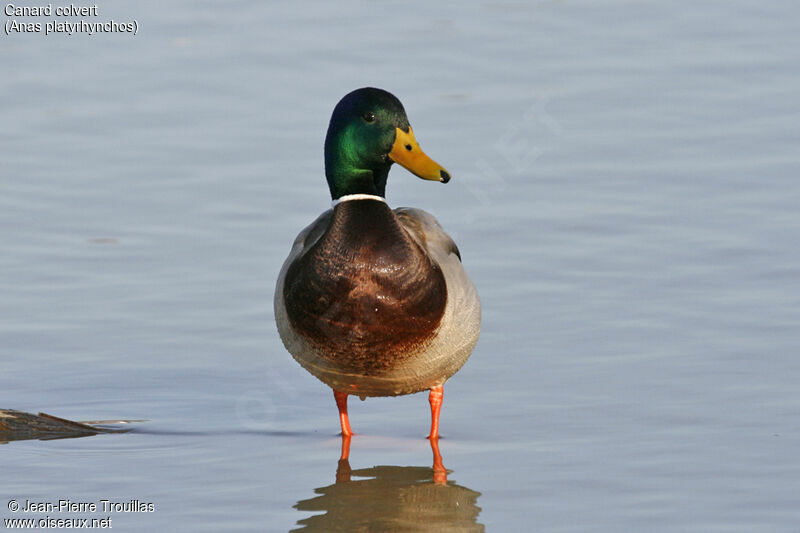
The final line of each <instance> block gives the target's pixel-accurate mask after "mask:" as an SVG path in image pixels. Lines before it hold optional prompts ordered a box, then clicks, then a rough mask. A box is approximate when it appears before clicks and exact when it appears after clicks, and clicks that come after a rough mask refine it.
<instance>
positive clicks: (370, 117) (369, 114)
mask: <svg viewBox="0 0 800 533" xmlns="http://www.w3.org/2000/svg"><path fill="white" fill-rule="evenodd" d="M361 116H362V117H363V118H364V120H365V121H366V122H375V113H373V112H372V111H367V112H366V113H364V114H363V115H361Z"/></svg>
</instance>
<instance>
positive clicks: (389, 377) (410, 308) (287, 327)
mask: <svg viewBox="0 0 800 533" xmlns="http://www.w3.org/2000/svg"><path fill="white" fill-rule="evenodd" d="M392 163H399V164H400V165H402V166H403V167H405V168H406V169H408V170H409V171H411V172H412V173H414V174H416V175H417V176H418V177H420V178H422V179H425V180H432V181H439V182H442V183H447V182H448V181H450V174H449V173H448V172H447V171H446V170H445V169H444V168H442V167H441V166H440V165H439V164H438V163H436V162H435V161H433V160H432V159H431V158H429V157H428V156H427V155H425V153H424V152H423V151H422V150H421V149H420V147H419V144H418V143H417V140H416V139H415V137H414V131H413V130H412V129H411V126H410V125H409V123H408V117H407V116H406V112H405V110H404V109H403V105H402V104H401V103H400V100H398V99H397V98H396V97H395V96H394V95H392V94H391V93H389V92H387V91H384V90H381V89H375V88H369V87H368V88H363V89H358V90H355V91H353V92H351V93H349V94H348V95H346V96H345V97H344V98H342V99H341V100H340V101H339V103H338V104H337V105H336V107H335V109H334V110H333V116H332V117H331V121H330V125H329V126H328V134H327V136H326V138H325V176H326V178H327V180H328V187H329V189H330V193H331V198H332V199H333V207H332V208H331V209H329V210H327V211H325V212H324V213H322V214H321V215H320V216H319V217H318V218H317V219H316V220H315V221H314V222H312V223H311V225H310V226H308V227H307V228H305V229H304V230H303V231H301V232H300V234H299V235H298V236H297V238H296V239H295V241H294V245H293V246H292V250H291V252H290V253H289V257H288V258H287V259H286V262H285V263H284V264H283V268H282V269H281V271H280V274H279V276H278V282H277V286H276V288H275V318H276V322H277V325H278V331H279V332H280V336H281V339H282V340H283V343H284V345H285V346H286V349H287V350H288V351H289V353H291V354H292V356H293V357H294V358H295V359H296V360H297V362H298V363H300V364H301V365H302V366H303V367H304V368H305V369H306V370H308V371H309V372H310V373H311V374H313V375H314V376H316V377H317V378H319V379H320V380H321V381H322V382H323V383H325V384H326V385H328V386H329V387H331V388H332V389H333V393H334V398H335V400H336V404H337V407H338V409H339V421H340V424H341V428H342V435H343V436H349V435H351V434H352V430H351V428H350V421H349V418H348V415H347V397H348V396H349V395H353V396H359V397H360V398H361V399H364V398H366V397H367V396H397V395H401V394H411V393H415V392H420V391H425V390H429V391H430V394H429V401H430V405H431V431H430V435H429V438H431V439H435V438H438V436H439V413H440V410H441V406H442V397H443V385H444V382H445V381H447V379H448V378H449V377H450V376H452V375H453V374H455V373H456V371H458V369H459V368H461V366H462V365H463V364H464V363H465V362H466V360H467V358H468V357H469V355H470V354H471V353H472V350H473V348H474V347H475V344H476V343H477V342H478V335H479V333H480V321H481V318H480V317H481V310H480V301H479V299H478V294H477V292H476V290H475V287H474V286H473V284H472V282H471V281H470V279H469V278H468V277H467V274H466V272H465V271H464V268H463V267H462V265H461V255H460V253H459V250H458V247H457V246H456V244H455V243H454V242H453V240H452V239H451V238H450V236H449V235H447V233H445V232H444V230H443V229H442V227H441V226H440V225H439V223H438V222H437V221H436V219H435V218H434V217H433V216H432V215H430V214H428V213H426V212H425V211H422V210H420V209H412V208H406V207H401V208H398V209H394V210H392V209H391V208H389V206H388V205H387V203H386V199H385V193H386V178H387V177H388V175H389V169H390V167H391V166H392Z"/></svg>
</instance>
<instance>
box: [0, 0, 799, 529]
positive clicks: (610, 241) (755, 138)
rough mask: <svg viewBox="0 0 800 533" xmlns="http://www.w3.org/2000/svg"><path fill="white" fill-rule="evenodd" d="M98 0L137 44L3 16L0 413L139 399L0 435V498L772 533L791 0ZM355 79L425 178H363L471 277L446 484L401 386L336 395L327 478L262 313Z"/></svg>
mask: <svg viewBox="0 0 800 533" xmlns="http://www.w3.org/2000/svg"><path fill="white" fill-rule="evenodd" d="M20 5H22V4H20ZM98 6H99V11H100V16H99V18H98V20H99V21H105V20H110V19H114V20H120V21H128V20H131V19H134V18H135V19H137V21H138V23H139V26H140V29H139V34H138V35H136V36H135V37H134V36H130V35H95V36H92V37H89V36H86V35H74V36H72V37H69V36H64V35H50V36H46V37H45V36H44V35H13V36H5V35H3V36H2V38H0V53H2V56H3V58H4V59H3V64H4V68H3V76H2V78H1V79H0V95H2V100H3V109H4V113H3V120H2V121H0V151H1V152H2V155H3V157H2V163H1V164H0V249H1V250H2V253H1V254H0V365H1V366H0V391H2V398H1V399H0V408H15V409H21V410H25V411H31V412H37V411H44V412H49V413H52V414H55V415H58V416H63V417H68V418H72V419H77V420H87V419H88V420H97V419H141V418H144V419H149V422H146V423H141V424H136V425H135V426H134V429H133V431H132V432H130V433H126V434H122V435H100V436H95V437H90V438H82V439H72V440H60V441H23V442H11V443H8V444H6V445H2V446H0V465H1V466H0V471H2V478H3V482H2V488H0V500H2V501H0V516H1V517H2V518H9V517H22V518H26V517H27V518H30V517H33V518H43V517H44V516H46V514H45V513H28V514H26V513H16V514H15V513H11V512H10V511H8V510H7V501H8V500H10V499H17V500H19V501H20V502H23V501H24V500H26V499H30V500H34V501H56V500H59V499H71V500H73V501H77V502H81V501H92V502H99V501H100V500H101V499H109V500H113V501H122V502H129V501H130V500H139V501H141V502H152V503H153V504H154V506H155V510H154V512H152V513H119V514H114V515H113V517H112V518H113V527H114V528H115V529H116V530H119V531H140V530H142V531H143V530H154V529H157V528H161V529H168V530H171V531H187V532H188V531H192V532H195V531H221V530H223V531H254V530H266V531H288V530H292V529H298V530H311V531H330V530H336V528H339V529H340V530H343V531H347V530H354V529H356V528H357V526H363V527H364V528H366V527H368V526H367V524H368V523H371V524H373V527H374V528H379V529H385V530H387V529H389V528H391V527H396V528H400V527H408V528H414V527H417V526H420V524H423V525H425V524H427V525H428V526H431V529H433V528H434V526H435V528H436V529H446V528H447V527H450V528H451V530H454V531H462V530H463V531H472V530H481V528H483V527H485V528H486V529H487V530H490V531H533V530H540V531H557V532H586V531H598V532H601V531H603V532H604V531H697V532H710V531H743V532H744V531H747V532H750V531H770V532H774V531H786V532H790V531H792V532H796V531H798V528H800V496H799V495H800V389H798V382H800V358H798V352H799V351H800V332H798V323H800V251H798V242H800V210H799V209H798V205H800V186H798V185H797V177H798V170H800V151H798V150H797V146H798V143H799V142H800V127H799V126H798V124H800V111H799V108H798V104H797V95H798V94H800V55H798V53H797V50H798V49H800V22H799V21H800V9H798V7H797V5H796V4H795V3H793V2H788V1H782V2H781V1H776V2H770V3H767V4H763V5H758V4H756V3H755V2H740V1H734V2H699V3H694V4H692V5H691V6H670V5H665V4H664V3H631V2H622V1H609V2H588V1H587V2H571V1H546V2H529V3H523V2H519V3H513V2H512V3H502V4H494V3H489V2H486V3H469V4H464V3H461V2H459V3H449V4H447V5H444V4H443V5H441V7H431V6H427V7H424V6H421V5H416V6H414V5H409V4H408V3H407V2H391V1H390V2H379V3H374V2H373V3H366V2H355V1H352V2H347V3H345V4H341V3H337V4H336V6H335V7H334V4H331V3H323V2H314V3H312V4H308V3H307V4H305V5H304V7H303V8H302V9H301V8H299V7H297V6H296V5H295V4H292V3H278V4H272V3H259V2H247V3H243V2H234V3H229V4H225V6H224V7H223V5H222V4H221V3H219V2H211V1H201V2H187V1H180V2H169V3H164V2H152V1H143V2H137V3H135V4H132V3H129V2H121V1H104V2H99V3H98ZM4 22H5V19H4ZM365 85H374V86H378V87H383V88H386V89H388V90H390V91H392V92H394V93H395V94H396V95H398V96H399V97H400V99H401V100H402V101H403V102H404V104H405V106H406V109H407V111H408V114H409V117H410V120H411V123H412V124H413V126H414V129H415V132H416V133H417V137H418V139H420V141H421V143H422V145H423V147H424V148H425V150H426V151H427V152H428V153H429V154H430V155H431V156H432V157H434V158H435V159H437V160H438V161H440V162H441V163H442V164H443V165H445V166H446V167H447V168H448V170H450V171H451V172H452V174H453V181H451V182H450V183H449V184H448V185H446V186H442V185H439V184H434V183H428V182H423V181H421V180H417V179H416V178H414V177H413V176H411V175H410V174H409V173H407V172H405V171H404V170H403V169H400V168H396V169H394V170H393V171H392V172H391V175H390V180H389V188H388V198H389V201H390V203H391V204H393V205H395V206H399V205H413V206H417V207H421V208H424V209H426V210H429V211H431V212H432V213H435V214H436V216H437V217H438V219H439V220H440V222H441V223H442V224H443V225H444V226H445V228H446V229H447V230H448V231H449V232H450V233H451V234H452V235H453V237H454V238H455V239H456V241H457V242H458V243H459V246H460V248H461V251H462V255H463V257H464V262H465V264H466V266H467V269H468V271H469V272H470V274H471V276H472V278H473V280H474V281H475V284H476V285H477V287H478V289H479V292H480V294H481V297H482V301H483V308H484V323H483V333H482V337H481V341H480V343H479V344H478V347H477V349H476V351H475V352H474V354H473V356H472V358H471V359H470V361H469V362H468V363H467V365H466V366H465V367H464V368H463V369H462V370H461V372H459V373H458V374H457V375H456V376H455V377H454V378H453V379H452V380H451V381H450V382H449V383H448V385H447V387H446V388H445V389H446V390H445V403H444V408H443V413H442V433H443V437H442V439H441V441H440V446H441V451H442V454H443V456H444V464H445V466H446V467H447V468H448V469H450V471H451V472H450V475H449V482H450V483H449V485H448V486H446V487H442V486H437V485H434V484H432V482H431V480H432V472H431V470H430V466H431V460H432V456H431V449H430V447H429V445H428V442H427V441H426V440H425V439H424V435H425V434H426V431H427V429H428V423H429V422H428V420H429V418H428V417H429V412H428V405H427V399H426V396H425V395H423V394H420V395H414V396H410V397H403V398H396V399H371V400H369V401H366V402H363V403H362V402H358V401H356V402H351V404H352V405H351V420H352V423H353V427H354V430H355V431H356V432H357V433H358V435H357V436H356V437H355V438H354V439H353V442H352V446H351V457H350V465H351V467H352V473H351V474H352V475H351V481H350V482H349V483H344V482H340V483H336V480H337V468H338V466H339V465H338V464H337V459H338V457H339V447H340V441H339V438H338V437H337V435H336V434H337V432H338V421H337V417H336V411H335V406H334V402H333V398H332V395H331V393H330V390H328V389H327V388H326V387H325V386H323V385H322V384H321V383H319V382H317V381H316V380H315V379H314V378H313V377H311V376H310V375H309V374H307V373H306V372H305V371H304V370H302V369H301V368H300V366H299V365H297V364H296V363H295V362H294V361H293V360H292V359H291V357H290V356H289V355H288V354H287V353H286V352H285V351H284V349H283V347H282V345H281V343H280V340H279V338H278V335H277V331H276V329H275V324H274V317H273V313H272V291H273V286H274V282H275V279H276V277H277V273H278V270H279V268H280V265H281V263H282V261H283V259H284V257H285V256H286V254H287V253H288V251H289V247H290V245H291V243H292V240H293V239H294V236H295V235H296V234H297V232H298V231H299V230H300V229H301V228H302V227H303V226H305V225H306V224H307V223H309V222H310V221H311V220H313V219H314V218H315V217H316V216H317V214H319V213H320V212H321V211H322V210H323V209H325V208H326V207H327V205H328V202H329V197H328V193H327V188H326V186H325V182H324V178H323V168H322V142H323V139H324V134H325V129H326V127H327V121H328V119H329V117H330V112H331V110H332V109H333V106H334V105H335V103H336V101H337V100H338V99H339V98H340V97H341V96H342V95H344V94H345V93H346V92H348V91H350V90H351V89H354V88H357V87H361V86H365ZM340 481H341V480H340ZM50 515H51V516H53V517H56V518H70V517H76V516H87V515H79V514H70V513H66V514H63V513H62V514H58V513H50ZM88 516H91V517H96V518H104V517H105V516H107V514H104V513H100V512H98V513H95V514H93V515H88Z"/></svg>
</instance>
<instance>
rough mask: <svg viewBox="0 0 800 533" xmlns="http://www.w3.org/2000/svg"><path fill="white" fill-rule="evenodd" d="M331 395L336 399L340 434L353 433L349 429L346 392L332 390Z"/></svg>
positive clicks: (348, 434) (347, 434)
mask: <svg viewBox="0 0 800 533" xmlns="http://www.w3.org/2000/svg"><path fill="white" fill-rule="evenodd" d="M333 397H334V398H335V399H336V407H338V408H339V422H340V423H341V424H342V436H344V437H349V436H350V435H352V434H353V430H352V429H350V419H349V418H347V393H346V392H339V391H338V390H335V391H333Z"/></svg>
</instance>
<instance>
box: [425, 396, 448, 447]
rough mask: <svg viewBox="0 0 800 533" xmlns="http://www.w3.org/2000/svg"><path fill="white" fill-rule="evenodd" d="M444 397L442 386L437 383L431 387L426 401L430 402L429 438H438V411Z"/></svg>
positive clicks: (440, 408)
mask: <svg viewBox="0 0 800 533" xmlns="http://www.w3.org/2000/svg"><path fill="white" fill-rule="evenodd" d="M443 398H444V386H443V385H439V386H438V387H434V388H432V389H431V393H430V394H429V395H428V401H429V402H430V403H431V434H430V435H428V438H429V439H438V438H439V413H440V412H441V411H442V399H443Z"/></svg>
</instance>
